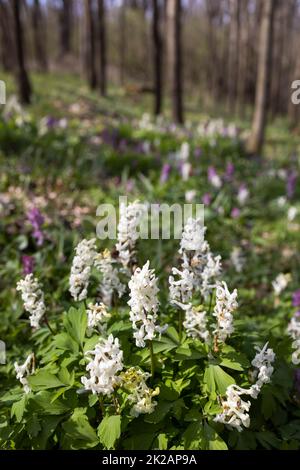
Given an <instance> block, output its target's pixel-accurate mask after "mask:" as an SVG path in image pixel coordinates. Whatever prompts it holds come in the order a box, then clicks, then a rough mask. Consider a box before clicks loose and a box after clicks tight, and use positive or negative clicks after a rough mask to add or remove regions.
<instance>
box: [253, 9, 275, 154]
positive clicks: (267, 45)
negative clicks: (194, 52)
mask: <svg viewBox="0 0 300 470" xmlns="http://www.w3.org/2000/svg"><path fill="white" fill-rule="evenodd" d="M275 3H276V0H264V1H263V10H262V19H261V27H260V38H259V57H258V68H257V79H256V96H255V108H254V115H253V121H252V129H251V134H250V137H249V140H248V143H247V148H248V151H249V152H250V153H259V152H260V151H261V149H262V145H263V142H264V135H265V127H266V120H267V102H268V89H269V85H270V75H271V73H270V71H271V57H272V34H273V19H274V11H275Z"/></svg>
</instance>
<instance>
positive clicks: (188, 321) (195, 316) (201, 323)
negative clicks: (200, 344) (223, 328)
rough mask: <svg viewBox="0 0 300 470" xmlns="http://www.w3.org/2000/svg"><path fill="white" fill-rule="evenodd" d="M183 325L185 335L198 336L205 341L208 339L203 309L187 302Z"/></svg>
mask: <svg viewBox="0 0 300 470" xmlns="http://www.w3.org/2000/svg"><path fill="white" fill-rule="evenodd" d="M183 326H184V328H185V329H186V333H187V336H191V337H192V338H199V339H201V340H203V341H204V342H205V343H207V342H208V341H209V336H210V335H209V331H208V329H207V316H206V312H205V311H199V310H197V308H195V307H193V306H192V305H191V304H189V305H188V306H187V307H186V308H185V320H184V322H183Z"/></svg>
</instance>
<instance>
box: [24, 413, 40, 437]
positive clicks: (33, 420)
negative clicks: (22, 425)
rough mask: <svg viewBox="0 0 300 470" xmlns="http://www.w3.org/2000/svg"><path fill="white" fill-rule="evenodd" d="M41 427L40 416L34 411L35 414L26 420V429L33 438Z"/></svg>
mask: <svg viewBox="0 0 300 470" xmlns="http://www.w3.org/2000/svg"><path fill="white" fill-rule="evenodd" d="M41 429H42V428H41V425H40V422H39V418H38V416H37V414H36V413H33V415H32V416H30V418H28V419H27V421H26V430H27V432H28V435H29V436H30V437H31V438H33V437H37V435H38V434H39V432H40V430H41Z"/></svg>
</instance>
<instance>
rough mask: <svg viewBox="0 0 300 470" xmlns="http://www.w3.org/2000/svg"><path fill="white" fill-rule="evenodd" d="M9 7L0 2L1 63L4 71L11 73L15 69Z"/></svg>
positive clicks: (0, 0)
mask: <svg viewBox="0 0 300 470" xmlns="http://www.w3.org/2000/svg"><path fill="white" fill-rule="evenodd" d="M10 26H11V22H10V14H9V10H8V5H7V3H5V2H4V1H3V0H0V61H1V64H2V66H3V69H4V70H6V71H8V72H11V71H12V70H13V68H14V57H13V41H12V36H11V30H10Z"/></svg>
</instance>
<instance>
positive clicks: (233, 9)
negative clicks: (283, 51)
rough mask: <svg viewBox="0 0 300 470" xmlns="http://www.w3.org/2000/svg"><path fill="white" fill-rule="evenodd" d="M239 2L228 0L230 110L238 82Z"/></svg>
mask: <svg viewBox="0 0 300 470" xmlns="http://www.w3.org/2000/svg"><path fill="white" fill-rule="evenodd" d="M240 3H241V2H240V0H229V7H230V33H229V55H228V62H229V67H228V107H229V110H230V111H231V112H234V110H235V106H236V100H237V85H238V82H239V76H238V74H239V45H240Z"/></svg>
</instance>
